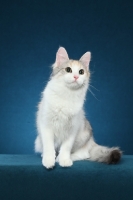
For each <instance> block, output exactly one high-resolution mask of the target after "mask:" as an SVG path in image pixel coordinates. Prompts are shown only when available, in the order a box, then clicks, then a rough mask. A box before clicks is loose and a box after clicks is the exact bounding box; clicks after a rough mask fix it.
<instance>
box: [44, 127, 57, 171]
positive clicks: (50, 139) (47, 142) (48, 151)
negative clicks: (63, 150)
mask: <svg viewBox="0 0 133 200" xmlns="http://www.w3.org/2000/svg"><path fill="white" fill-rule="evenodd" d="M41 138H42V143H43V153H42V164H43V166H45V167H46V168H47V169H49V168H53V167H54V165H55V149H54V134H53V132H52V130H51V129H50V128H44V131H43V134H42V135H41Z"/></svg>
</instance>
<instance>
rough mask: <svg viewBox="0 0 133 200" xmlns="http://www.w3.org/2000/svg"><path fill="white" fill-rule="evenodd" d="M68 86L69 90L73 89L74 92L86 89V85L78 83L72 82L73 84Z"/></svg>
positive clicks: (67, 84)
mask: <svg viewBox="0 0 133 200" xmlns="http://www.w3.org/2000/svg"><path fill="white" fill-rule="evenodd" d="M66 86H67V87H68V88H69V89H72V90H78V89H80V88H82V87H84V83H83V84H79V83H78V82H75V81H74V82H71V83H66Z"/></svg>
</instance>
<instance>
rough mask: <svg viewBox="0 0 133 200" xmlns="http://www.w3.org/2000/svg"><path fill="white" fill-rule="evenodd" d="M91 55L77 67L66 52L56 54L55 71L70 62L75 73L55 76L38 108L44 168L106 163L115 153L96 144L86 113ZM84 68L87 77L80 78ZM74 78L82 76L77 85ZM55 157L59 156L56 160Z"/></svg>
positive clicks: (37, 147) (37, 145) (39, 146)
mask: <svg viewBox="0 0 133 200" xmlns="http://www.w3.org/2000/svg"><path fill="white" fill-rule="evenodd" d="M89 55H90V53H87V54H85V56H82V59H81V62H82V63H77V62H72V61H68V55H67V53H66V51H65V49H64V48H62V47H61V48H60V49H59V50H58V52H57V55H56V62H55V64H54V65H53V70H54V69H55V68H58V67H59V69H60V68H62V67H64V66H68V65H70V62H71V66H72V73H67V72H65V68H63V69H62V70H61V71H59V72H58V73H55V75H54V76H53V77H52V78H51V80H50V81H49V82H48V84H47V86H46V88H45V89H44V91H43V93H42V99H41V102H40V103H39V106H38V112H37V129H38V136H37V138H36V140H35V151H36V152H39V153H42V164H43V165H44V166H45V167H46V168H52V167H54V165H55V159H56V161H57V162H59V164H60V165H61V166H63V167H67V166H71V165H72V164H73V161H75V160H82V159H91V160H98V161H104V160H105V159H106V157H107V156H108V155H109V154H110V152H111V151H112V149H109V148H107V147H102V146H99V145H97V144H96V143H95V142H94V140H93V136H92V129H91V126H90V124H89V122H88V121H87V120H86V118H85V115H84V111H83V104H84V100H85V95H86V91H87V88H88V82H89V75H87V71H88V69H87V66H88V65H89V62H90V56H89ZM62 57H63V58H62ZM84 59H85V60H84ZM84 63H85V65H86V66H85V65H84ZM87 63H88V64H87ZM81 68H83V69H84V70H86V73H85V74H84V75H79V70H80V69H81ZM74 75H78V76H79V78H78V80H77V81H75V79H74ZM56 153H58V154H59V155H58V157H57V158H56Z"/></svg>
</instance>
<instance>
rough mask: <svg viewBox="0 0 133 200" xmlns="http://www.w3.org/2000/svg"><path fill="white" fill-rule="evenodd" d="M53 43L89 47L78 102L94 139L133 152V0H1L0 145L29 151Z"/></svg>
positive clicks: (75, 54) (72, 52)
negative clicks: (87, 80)
mask: <svg viewBox="0 0 133 200" xmlns="http://www.w3.org/2000/svg"><path fill="white" fill-rule="evenodd" d="M59 46H64V47H65V48H66V49H67V51H68V54H69V56H70V58H74V59H79V58H80V57H81V55H82V54H83V53H85V52H86V51H88V50H89V51H91V52H92V61H91V64H90V70H91V72H92V82H91V84H92V85H93V86H94V87H95V88H96V89H97V90H98V91H97V90H96V89H94V88H93V87H91V88H90V89H91V90H92V92H93V93H94V94H95V96H96V98H95V97H94V96H93V95H92V94H91V93H90V92H88V95H87V100H86V104H85V110H86V113H87V117H88V119H89V120H90V122H91V124H92V127H93V130H94V136H95V139H96V141H97V142H98V143H99V144H103V145H108V146H112V145H118V146H120V147H121V148H122V150H123V151H124V153H125V154H133V3H132V1H130V0H128V1H122V0H110V1H109V0H102V1H93V0H86V1H85V0H77V1H74V0H73V1H71V0H67V1H61V0H56V1H53V0H47V1H46V0H38V1H36V0H23V1H21V0H13V1H9V0H5V1H1V3H0V153H18V154H23V153H27V154H30V153H33V152H34V151H33V149H34V139H35V137H36V125H35V115H36V114H35V113H36V110H37V104H38V102H39V100H40V93H41V91H42V90H43V88H44V87H45V85H46V83H47V81H48V79H49V76H50V73H51V69H50V67H49V66H50V65H51V64H52V63H53V62H54V60H55V53H56V51H57V49H58V47H59Z"/></svg>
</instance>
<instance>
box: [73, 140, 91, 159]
mask: <svg viewBox="0 0 133 200" xmlns="http://www.w3.org/2000/svg"><path fill="white" fill-rule="evenodd" d="M89 158H90V154H89V151H88V146H87V144H86V145H84V146H83V147H82V148H80V149H78V150H77V151H75V152H74V153H72V154H71V159H72V161H76V160H87V159H89Z"/></svg>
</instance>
